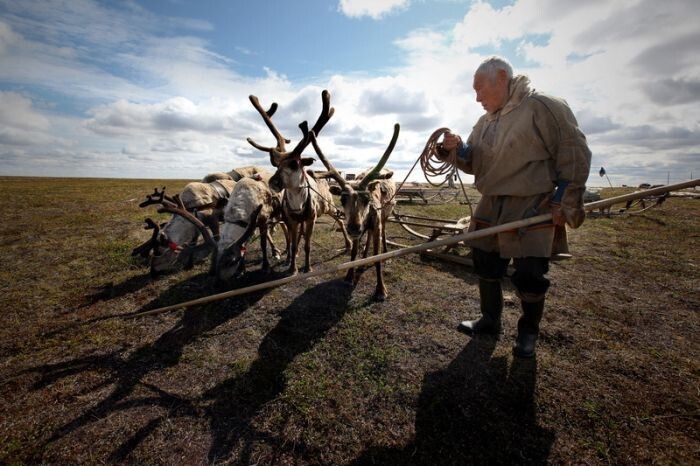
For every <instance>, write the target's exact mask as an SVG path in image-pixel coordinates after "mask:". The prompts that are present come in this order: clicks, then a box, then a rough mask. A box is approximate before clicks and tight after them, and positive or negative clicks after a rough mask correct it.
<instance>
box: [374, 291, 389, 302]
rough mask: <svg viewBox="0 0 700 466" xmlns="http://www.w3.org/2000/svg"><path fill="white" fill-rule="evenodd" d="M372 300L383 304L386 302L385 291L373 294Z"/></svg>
mask: <svg viewBox="0 0 700 466" xmlns="http://www.w3.org/2000/svg"><path fill="white" fill-rule="evenodd" d="M373 298H374V300H375V301H376V302H378V303H383V302H384V301H386V298H387V294H386V291H383V292H381V293H374V297H373Z"/></svg>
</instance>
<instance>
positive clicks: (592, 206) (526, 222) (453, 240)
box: [123, 179, 700, 317]
mask: <svg viewBox="0 0 700 466" xmlns="http://www.w3.org/2000/svg"><path fill="white" fill-rule="evenodd" d="M698 185H700V179H696V180H692V181H687V182H685V183H678V184H674V185H668V186H661V187H658V188H652V189H647V190H644V191H637V192H634V193H630V194H625V195H622V196H616V197H611V198H609V199H603V200H601V201H596V202H591V203H589V204H586V205H585V206H584V209H585V210H586V211H591V210H596V209H600V208H602V207H608V206H612V205H613V204H619V203H621V202H626V201H628V200H633V199H639V198H642V197H646V196H654V195H657V194H663V193H665V192H669V191H678V190H680V189H684V188H691V187H694V186H698ZM551 218H552V214H542V215H538V216H536V217H530V218H526V219H523V220H517V221H515V222H509V223H504V224H503V225H497V226H494V227H489V228H484V229H482V230H476V231H471V232H465V233H462V234H459V235H454V236H450V237H449V238H444V239H440V240H435V241H430V242H428V243H421V244H418V245H415V246H409V247H406V248H403V249H397V250H395V251H387V252H385V253H383V254H377V255H376V256H371V257H366V258H364V259H358V260H355V261H352V262H345V263H343V264H339V265H336V266H334V267H331V268H329V269H325V270H316V271H313V272H309V273H305V274H300V275H293V276H291V277H285V278H281V279H279V280H272V281H269V282H265V283H260V284H257V285H253V286H248V287H245V288H239V289H237V290H231V291H226V292H224V293H218V294H214V295H210V296H205V297H203V298H199V299H194V300H192V301H185V302H183V303H179V304H173V305H172V306H165V307H161V308H158V309H153V310H151V311H145V312H139V313H132V314H128V315H125V316H123V317H140V316H147V315H152V314H160V313H162V312H168V311H174V310H176V309H184V308H187V307H192V306H197V305H200V304H207V303H211V302H214V301H221V300H222V299H228V298H232V297H234V296H240V295H242V294H246V293H252V292H254V291H260V290H264V289H267V288H275V287H278V286H281V285H286V284H287V283H291V282H295V281H300V280H308V279H309V278H313V277H318V276H320V275H326V274H332V273H337V272H340V271H343V270H348V269H352V268H356V267H361V266H364V265H369V264H373V263H375V262H379V261H384V260H387V259H392V258H394V257H401V256H405V255H408V254H414V253H417V252H423V251H425V250H427V249H433V248H438V247H441V246H450V245H453V244H457V243H460V242H462V241H468V240H473V239H477V238H483V237H485V236H491V235H495V234H497V233H502V232H505V231H510V230H517V229H518V228H523V227H527V226H530V225H534V224H536V223H542V222H546V221H548V220H550V219H551Z"/></svg>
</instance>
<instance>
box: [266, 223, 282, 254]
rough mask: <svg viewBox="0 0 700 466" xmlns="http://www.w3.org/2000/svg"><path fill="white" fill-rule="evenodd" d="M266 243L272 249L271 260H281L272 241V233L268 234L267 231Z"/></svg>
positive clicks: (278, 251)
mask: <svg viewBox="0 0 700 466" xmlns="http://www.w3.org/2000/svg"><path fill="white" fill-rule="evenodd" d="M267 241H268V242H269V243H270V247H271V248H272V251H271V252H272V258H273V259H275V260H280V259H281V258H282V255H281V254H280V250H279V249H277V245H275V241H274V240H273V239H272V232H270V231H269V230H268V231H267Z"/></svg>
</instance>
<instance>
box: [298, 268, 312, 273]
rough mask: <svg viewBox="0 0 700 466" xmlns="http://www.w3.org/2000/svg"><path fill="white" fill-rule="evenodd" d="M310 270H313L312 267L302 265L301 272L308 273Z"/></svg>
mask: <svg viewBox="0 0 700 466" xmlns="http://www.w3.org/2000/svg"><path fill="white" fill-rule="evenodd" d="M312 270H313V269H312V268H311V267H302V269H301V273H309V272H311V271H312Z"/></svg>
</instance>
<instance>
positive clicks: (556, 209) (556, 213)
mask: <svg viewBox="0 0 700 466" xmlns="http://www.w3.org/2000/svg"><path fill="white" fill-rule="evenodd" d="M549 207H550V211H551V212H552V222H553V223H554V224H555V225H557V226H560V227H563V226H564V225H565V224H566V217H565V216H564V212H562V211H561V204H555V203H552V204H550V205H549Z"/></svg>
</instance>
